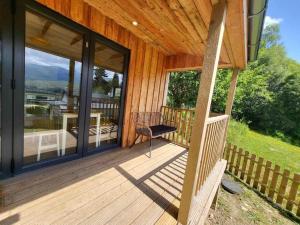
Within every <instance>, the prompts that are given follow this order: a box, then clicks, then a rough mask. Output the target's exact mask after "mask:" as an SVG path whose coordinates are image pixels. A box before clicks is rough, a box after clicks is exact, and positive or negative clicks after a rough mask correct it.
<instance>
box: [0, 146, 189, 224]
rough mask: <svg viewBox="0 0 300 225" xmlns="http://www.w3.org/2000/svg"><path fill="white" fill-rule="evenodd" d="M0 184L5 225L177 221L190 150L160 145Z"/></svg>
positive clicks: (89, 159) (102, 156)
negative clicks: (149, 149) (150, 152)
mask: <svg viewBox="0 0 300 225" xmlns="http://www.w3.org/2000/svg"><path fill="white" fill-rule="evenodd" d="M147 152H148V143H143V144H139V145H136V146H134V148H132V149H130V150H128V149H118V150H113V151H110V152H105V153H102V154H98V155H93V156H89V157H86V158H83V159H79V160H75V161H71V162H67V163H64V164H60V165H56V166H53V167H49V168H44V169H41V170H38V171H34V172H30V173H26V174H22V175H19V176H17V177H13V178H10V179H7V180H4V181H1V182H0V185H1V186H0V187H1V200H2V201H1V202H2V206H1V212H0V224H37V223H38V224H146V223H147V224H154V223H156V222H161V223H162V221H165V220H166V218H171V221H173V222H174V221H176V218H177V213H178V204H177V203H178V202H179V201H180V194H181V190H182V184H183V178H184V173H185V166H186V160H187V151H186V150H185V149H184V148H182V147H179V146H177V145H174V144H171V143H168V142H166V141H162V140H155V141H154V146H153V152H152V158H148V157H147V156H146V153H147Z"/></svg>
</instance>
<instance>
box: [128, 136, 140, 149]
mask: <svg viewBox="0 0 300 225" xmlns="http://www.w3.org/2000/svg"><path fill="white" fill-rule="evenodd" d="M139 137H140V134H138V135H137V137H136V138H135V139H134V142H133V143H132V144H131V145H130V146H129V148H132V147H133V146H134V145H135V142H136V140H137V139H138V138H139Z"/></svg>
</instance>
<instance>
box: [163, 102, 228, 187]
mask: <svg viewBox="0 0 300 225" xmlns="http://www.w3.org/2000/svg"><path fill="white" fill-rule="evenodd" d="M162 115H163V120H164V123H166V124H170V125H171V124H175V125H176V127H177V131H176V132H175V133H173V134H167V135H165V137H164V138H166V139H168V140H170V141H172V142H173V143H175V144H177V145H181V146H183V147H186V148H188V147H189V146H190V138H191V132H192V125H193V122H194V118H195V111H194V110H191V109H176V108H171V107H167V106H163V107H162ZM210 116H212V117H210V118H209V119H208V121H207V130H206V136H205V142H204V149H203V153H202V157H201V163H200V165H201V166H200V171H199V173H198V174H199V176H198V179H197V189H196V191H198V190H199V189H200V188H201V186H202V185H203V183H204V182H205V180H206V178H207V177H208V175H209V174H210V172H211V171H212V169H213V167H214V165H215V164H216V163H217V161H218V160H220V159H221V158H222V156H223V150H224V143H225V138H226V128H227V123H228V118H229V117H228V116H227V115H219V114H215V113H214V114H213V113H211V114H210Z"/></svg>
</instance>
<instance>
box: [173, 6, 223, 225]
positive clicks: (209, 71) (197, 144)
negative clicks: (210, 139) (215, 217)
mask: <svg viewBox="0 0 300 225" xmlns="http://www.w3.org/2000/svg"><path fill="white" fill-rule="evenodd" d="M225 19H226V3H225V1H220V2H219V3H218V4H216V5H214V7H213V10H212V19H211V23H210V25H209V32H208V41H207V49H206V52H205V56H204V59H203V70H202V74H201V79H200V87H199V93H198V98H197V104H196V108H195V120H194V123H193V128H192V134H191V143H190V149H189V158H188V162H187V168H186V176H185V178H184V185H183V191H182V199H181V203H180V208H179V214H178V221H179V222H181V223H182V224H184V225H185V224H188V223H189V217H190V215H189V214H190V210H191V206H192V200H193V197H194V194H195V190H196V186H197V180H198V177H199V172H200V169H199V168H200V161H201V157H202V154H203V152H204V150H203V149H204V144H205V135H206V130H207V119H208V117H209V111H210V105H211V100H212V95H213V89H214V85H215V79H216V73H217V68H218V62H219V58H220V52H221V46H222V40H223V34H224V28H225Z"/></svg>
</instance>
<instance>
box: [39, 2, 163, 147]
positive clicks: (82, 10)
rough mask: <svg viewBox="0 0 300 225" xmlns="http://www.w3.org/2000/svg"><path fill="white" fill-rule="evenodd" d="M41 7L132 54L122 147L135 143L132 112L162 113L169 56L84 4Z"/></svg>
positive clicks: (50, 4)
mask: <svg viewBox="0 0 300 225" xmlns="http://www.w3.org/2000/svg"><path fill="white" fill-rule="evenodd" d="M38 2H40V3H41V4H43V5H45V6H47V7H48V8H50V9H52V10H54V11H56V12H58V13H60V14H62V15H64V16H66V17H68V18H70V19H71V20H73V21H75V22H77V23H79V24H81V25H83V26H85V27H88V28H89V29H91V30H93V31H95V32H97V33H99V34H101V35H103V36H105V37H106V38H108V39H110V40H112V41H115V42H117V43H119V44H120V45H122V46H124V47H126V48H128V49H130V50H131V56H130V62H129V71H128V79H127V90H126V98H125V111H124V124H123V132H122V146H123V147H126V146H128V145H129V144H130V143H132V142H133V141H134V138H135V131H134V127H133V124H132V121H131V119H130V117H131V112H137V111H140V112H143V111H153V112H154V111H160V108H161V106H162V104H163V98H164V93H165V91H164V89H165V86H166V85H165V83H166V76H167V73H166V70H165V64H166V56H165V55H164V54H163V53H162V52H160V51H158V50H157V49H156V48H155V47H153V46H152V45H150V44H148V43H146V42H144V41H143V40H141V39H140V38H138V37H136V36H135V35H134V34H133V33H131V32H129V31H128V30H126V29H125V28H123V27H122V26H120V25H118V24H117V23H115V22H114V21H113V20H112V19H110V18H108V17H106V16H104V15H102V14H101V13H100V12H99V11H97V10H96V9H95V8H93V7H91V6H89V5H88V4H86V3H85V2H83V1H82V0H76V1H71V0H60V1H57V0H39V1H38Z"/></svg>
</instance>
